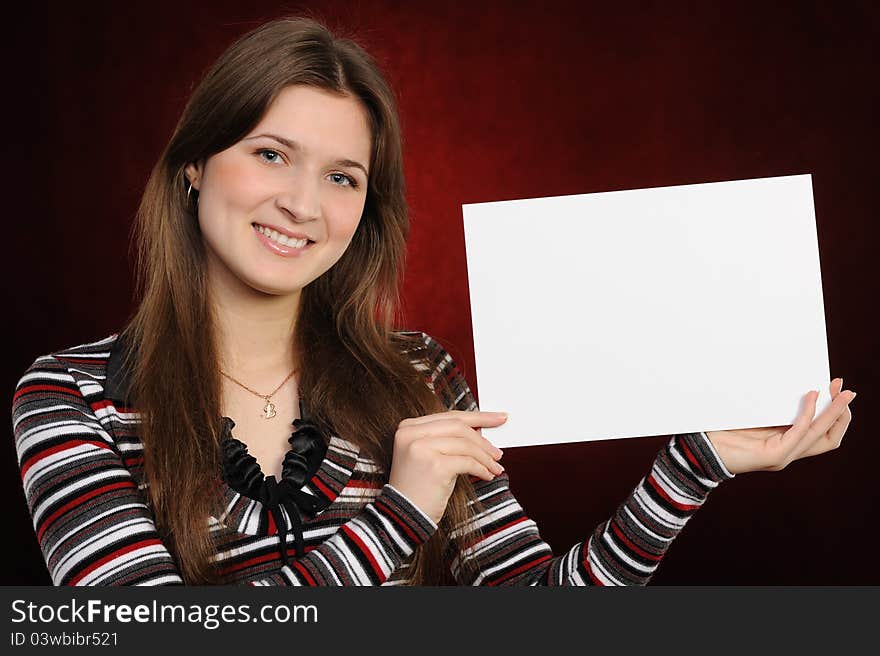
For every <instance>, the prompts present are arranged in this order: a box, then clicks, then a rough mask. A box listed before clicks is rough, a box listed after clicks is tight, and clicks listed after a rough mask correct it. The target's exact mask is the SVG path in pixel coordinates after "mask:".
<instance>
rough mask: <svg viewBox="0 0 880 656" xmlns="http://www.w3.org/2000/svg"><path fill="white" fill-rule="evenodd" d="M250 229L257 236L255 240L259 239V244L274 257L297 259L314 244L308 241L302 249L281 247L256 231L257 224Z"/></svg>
mask: <svg viewBox="0 0 880 656" xmlns="http://www.w3.org/2000/svg"><path fill="white" fill-rule="evenodd" d="M259 225H264V224H262V223H261V224H259ZM266 227H267V228H268V227H271V226H266ZM252 229H253V231H254V234H255V235H256V236H257V239H259V240H260V241H261V242H263V246H265V247H266V248H268V249H269V250H270V251H272V252H273V253H275V254H276V255H280V256H282V257H299V256H300V255H302V254H303V253H305V252H306V251H307V250H309V249H310V248H311V247H312V246H313V245H314V243H315V242H313V241H310V242H309V243H308V244H306V245H305V246H303V247H302V248H293V247H292V246H282V245H281V244H279V243H277V242H274V241H272V240H271V239H269V238H268V237H267V236H266V235H264V234H263V233H262V232H260V231H259V230H257V224H254V225H253V226H252Z"/></svg>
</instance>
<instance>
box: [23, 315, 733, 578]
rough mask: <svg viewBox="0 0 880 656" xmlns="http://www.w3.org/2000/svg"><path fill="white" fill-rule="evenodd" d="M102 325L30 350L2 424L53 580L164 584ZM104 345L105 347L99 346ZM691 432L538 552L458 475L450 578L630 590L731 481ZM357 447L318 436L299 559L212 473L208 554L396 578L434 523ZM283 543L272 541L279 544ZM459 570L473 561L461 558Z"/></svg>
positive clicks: (127, 414) (241, 569) (161, 556)
mask: <svg viewBox="0 0 880 656" xmlns="http://www.w3.org/2000/svg"><path fill="white" fill-rule="evenodd" d="M409 334H410V335H418V336H420V337H421V339H422V340H423V341H424V343H425V346H426V349H427V354H428V357H427V359H426V360H419V361H415V360H414V366H416V367H417V368H419V369H421V370H423V371H424V374H425V380H426V382H427V384H428V386H429V387H431V389H435V383H436V382H437V381H439V380H440V379H441V377H442V379H444V380H446V381H449V386H448V387H446V388H444V389H446V390H451V392H452V393H451V394H447V392H444V396H448V403H446V406H447V407H448V408H449V409H458V410H477V409H478V408H477V404H476V402H475V400H474V397H473V395H472V393H471V391H470V389H469V388H468V385H467V382H466V381H465V380H464V377H463V376H462V375H461V373H460V371H459V370H458V368H457V366H456V365H455V363H454V361H453V360H452V358H451V357H450V356H449V354H448V353H447V352H446V351H445V350H444V349H443V347H442V346H441V345H440V344H439V343H438V342H437V341H436V340H434V339H433V338H431V337H430V336H429V335H427V334H425V333H421V332H417V333H409ZM117 337H118V334H116V333H114V334H112V335H110V336H109V337H106V338H104V339H101V340H99V341H96V342H91V343H87V344H82V345H79V346H75V347H72V348H69V349H65V350H62V351H58V352H55V353H52V354H49V355H44V356H40V357H38V358H37V359H36V360H35V361H34V363H33V364H32V365H31V366H30V367H29V368H28V369H27V371H26V372H25V373H24V375H23V376H22V377H21V379H20V380H19V382H18V385H17V388H16V391H15V394H14V397H13V402H12V423H13V432H14V436H15V446H16V450H17V454H18V463H19V467H20V469H21V477H22V484H23V487H24V493H25V497H26V500H27V503H28V507H29V510H30V513H31V516H32V518H33V525H34V530H35V532H36V536H37V540H38V542H39V544H40V548H41V549H42V552H43V556H44V559H45V561H46V565H47V568H48V570H49V573H50V575H51V577H52V581H53V583H54V584H55V585H179V584H181V583H182V582H183V581H182V579H181V576H180V573H179V571H178V569H177V567H176V565H175V562H174V559H173V558H172V556H171V554H170V553H169V551H168V549H167V548H166V547H165V545H164V544H163V543H162V540H161V538H160V536H159V534H158V532H157V530H156V526H155V523H154V520H153V517H152V514H151V512H150V509H149V506H148V504H147V502H146V496H145V494H144V492H145V485H146V484H145V482H144V480H143V454H142V451H143V449H142V445H141V443H140V441H139V439H138V437H137V431H136V427H137V424H138V414H137V412H136V410H135V409H134V408H130V407H126V406H125V402H124V399H125V398H126V396H125V395H124V394H122V393H119V390H120V389H123V390H124V388H125V385H124V382H125V381H124V375H125V374H124V372H123V371H121V370H119V369H118V368H117V367H115V363H116V362H118V356H119V350H120V349H119V344H118V343H117V342H118V341H119V340H117ZM114 347H116V348H114ZM732 476H733V475H732V474H731V473H730V472H729V471H727V469H726V468H725V467H724V464H723V463H722V462H721V460H720V458H719V457H718V455H717V453H716V452H715V450H714V448H713V447H712V444H711V442H710V441H709V439H708V437H707V436H706V434H705V433H702V432H700V433H688V434H681V435H673V436H672V437H671V439H670V440H669V442H668V443H667V444H666V445H665V446H664V448H663V449H662V450H661V451H660V453H659V454H658V455H657V457H656V459H655V460H654V463H653V465H652V467H651V470H650V472H649V473H648V474H647V475H646V476H645V477H644V478H643V479H642V480H641V481H640V482H639V483H638V485H637V486H636V487H635V489H634V490H633V491H632V493H631V494H630V495H629V496H628V497H627V498H626V499H625V500H624V501H623V503H622V504H621V505H620V506H619V507H618V508H617V509H616V511H615V512H614V514H613V515H612V517H611V518H610V519H609V520H608V521H606V522H603V523H602V524H600V525H599V526H597V527H596V528H595V529H594V530H593V531H592V533H591V534H589V535H588V536H586V539H585V540H584V541H583V542H581V543H578V544H576V545H574V546H573V547H571V548H570V549H568V550H567V551H566V552H565V553H562V554H559V555H554V554H553V553H552V551H551V549H550V546H549V545H548V544H547V543H546V542H544V541H543V540H542V538H541V536H540V534H539V532H538V528H537V526H536V524H535V522H534V521H533V520H531V519H530V518H529V517H528V516H527V515H526V514H525V512H524V511H523V508H522V506H520V504H519V503H518V502H517V500H516V498H515V497H514V496H513V494H512V493H511V490H510V487H509V479H508V476H507V474H506V473H504V474H502V475H500V476H497V477H496V478H494V479H493V480H491V481H483V480H482V479H477V478H476V477H471V480H472V481H473V483H474V486H475V489H476V492H477V497H478V499H479V502H480V504H479V511H478V512H476V513H475V515H474V517H473V520H472V522H471V523H469V524H468V525H467V526H460V527H457V528H456V529H455V530H454V531H453V534H452V536H453V538H454V539H453V540H452V541H451V545H452V548H451V549H450V554H449V566H450V571H451V574H452V576H453V577H454V578H455V580H456V581H457V582H458V583H459V584H461V585H493V586H494V585H643V584H645V583H647V582H648V580H649V579H650V577H651V576H652V574H653V573H654V571H655V570H656V568H657V566H658V564H659V563H660V561H661V559H662V557H663V555H664V554H665V552H666V550H667V548H668V547H669V545H670V543H671V542H672V540H673V539H674V538H675V537H676V535H678V533H679V532H680V531H681V530H682V529H683V527H684V526H685V524H686V522H687V521H688V519H689V518H690V517H691V516H692V515H693V514H694V512H696V511H697V510H698V509H699V508H700V506H701V505H702V504H703V503H704V502H705V500H706V498H707V495H708V494H709V492H710V491H711V490H712V489H713V488H714V487H716V486H717V485H718V483H719V482H721V481H724V480H726V479H729V478H731V477H732ZM387 480H388V479H387V473H386V472H383V471H382V470H381V469H380V467H378V466H377V464H376V463H375V462H373V461H372V460H371V459H369V458H368V457H366V456H365V455H364V454H362V453H361V452H360V450H359V448H358V445H357V443H356V441H349V440H345V439H342V438H341V437H338V436H336V435H332V436H330V442H329V446H328V449H327V453H326V456H325V458H324V460H323V462H322V463H321V465H320V467H319V469H318V470H317V472H315V473H314V476H313V477H312V478H311V479H310V480H309V481H308V482H306V484H305V485H304V486H303V488H302V491H304V492H306V493H309V494H312V495H315V496H316V497H318V498H319V499H321V500H323V501H325V505H326V507H325V508H324V509H323V510H321V511H319V512H317V513H316V514H315V515H314V516H311V517H305V518H304V519H303V526H302V536H303V538H304V541H305V550H304V554H302V555H300V556H299V557H295V555H296V552H295V551H293V550H292V548H291V549H290V550H288V552H287V554H288V558H287V560H288V563H289V564H285V563H284V562H283V561H282V559H281V558H280V553H279V545H280V544H281V540H280V538H281V536H280V534H279V530H281V531H286V532H287V535H288V537H289V535H290V531H291V530H292V529H293V523H292V522H291V518H290V516H289V514H288V513H286V512H283V513H282V515H281V517H282V518H283V519H284V525H283V526H280V527H279V526H278V523H277V522H276V521H275V520H274V518H273V515H272V514H271V513H268V512H266V508H264V507H262V505H261V503H260V501H258V500H256V499H252V498H248V497H246V496H243V495H242V494H240V493H238V492H236V491H235V490H233V489H232V488H231V487H229V486H228V485H226V484H225V483H224V482H223V481H222V480H220V481H218V487H219V489H220V491H221V494H223V498H224V503H225V510H224V512H223V513H222V515H221V516H220V517H211V518H209V519H208V522H209V526H210V529H211V531H212V534H213V536H214V537H215V544H217V550H216V554H215V558H214V560H215V563H216V564H217V566H218V567H219V568H220V570H221V571H222V572H223V573H224V574H226V575H227V576H228V577H229V579H230V580H231V581H232V582H234V583H239V584H247V585H291V586H299V585H307V586H316V585H396V584H402V583H406V582H407V568H408V562H409V561H410V560H411V556H412V554H413V551H414V549H415V548H416V547H417V546H418V545H420V544H421V543H423V542H425V541H426V540H427V539H428V538H429V537H430V536H431V535H432V534H433V532H434V531H435V530H436V529H437V526H436V524H434V522H433V521H432V520H431V519H430V518H429V517H428V516H427V515H425V514H424V513H423V512H422V511H421V510H420V509H419V508H418V507H416V506H415V505H414V504H413V503H411V502H410V501H409V499H407V498H406V496H404V495H403V494H402V493H401V492H400V491H398V490H397V489H395V488H394V487H393V486H391V485H390V484H388V483H387ZM291 543H292V540H288V541H287V544H288V545H290V544H291ZM465 564H470V565H474V566H475V567H465V566H464V565H465Z"/></svg>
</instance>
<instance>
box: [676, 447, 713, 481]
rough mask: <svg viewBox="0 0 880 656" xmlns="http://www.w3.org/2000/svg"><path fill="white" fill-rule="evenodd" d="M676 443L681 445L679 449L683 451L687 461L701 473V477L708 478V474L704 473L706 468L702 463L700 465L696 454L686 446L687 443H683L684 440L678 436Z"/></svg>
mask: <svg viewBox="0 0 880 656" xmlns="http://www.w3.org/2000/svg"><path fill="white" fill-rule="evenodd" d="M678 445H679V446H680V447H681V450H682V451H684V457H685V458H687V459H688V462H690V463H691V464H692V465H693V466H694V467H695V468H696V470H697V472H699V473H700V474H702V476H703V478H708V475H707V474H706V470H705V469H703V465H701V464H700V463H699V461H698V460H697V458H696V456H695V455H694V454H693V453H692V452H691V450H690V449H689V448H688V447H687V444H685V443H684V440H682V439H681V438H679V440H678Z"/></svg>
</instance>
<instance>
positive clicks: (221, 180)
mask: <svg viewBox="0 0 880 656" xmlns="http://www.w3.org/2000/svg"><path fill="white" fill-rule="evenodd" d="M212 164H213V166H212V167H211V170H210V172H209V173H208V175H206V176H205V177H206V183H207V184H208V185H209V187H208V189H205V190H204V191H206V192H207V193H206V194H204V195H205V196H207V197H208V199H209V200H210V201H211V204H212V205H215V204H216V205H248V204H250V203H251V202H252V201H253V199H254V198H257V197H259V190H260V188H261V187H262V185H263V184H264V182H263V180H261V178H260V176H259V175H258V173H257V171H256V170H255V167H254V166H251V165H250V163H249V162H248V161H247V160H246V159H242V158H240V157H227V158H220V159H217V160H216V161H214V162H212Z"/></svg>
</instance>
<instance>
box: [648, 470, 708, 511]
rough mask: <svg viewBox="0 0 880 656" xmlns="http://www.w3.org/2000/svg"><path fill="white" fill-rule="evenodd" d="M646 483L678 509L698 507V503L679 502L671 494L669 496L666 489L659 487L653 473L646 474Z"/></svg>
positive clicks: (694, 508)
mask: <svg viewBox="0 0 880 656" xmlns="http://www.w3.org/2000/svg"><path fill="white" fill-rule="evenodd" d="M648 483H650V484H651V487H653V488H654V489H655V490H657V494H659V495H660V496H661V497H663V498H664V499H666V501H667V502H668V503H669V504H670V505H672V506H675V507H676V508H678V509H679V510H686V511H687V510H696V509H697V508H699V507H700V506H699V505H689V504H686V503H679V502H678V501H675V500H674V499H673V498H672V497H671V496H669V494H667V492H666V490H664V489H663V488H662V487H660V483H658V482H657V480H656V479H655V478H654V474H651V475H650V476H648Z"/></svg>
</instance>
